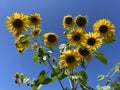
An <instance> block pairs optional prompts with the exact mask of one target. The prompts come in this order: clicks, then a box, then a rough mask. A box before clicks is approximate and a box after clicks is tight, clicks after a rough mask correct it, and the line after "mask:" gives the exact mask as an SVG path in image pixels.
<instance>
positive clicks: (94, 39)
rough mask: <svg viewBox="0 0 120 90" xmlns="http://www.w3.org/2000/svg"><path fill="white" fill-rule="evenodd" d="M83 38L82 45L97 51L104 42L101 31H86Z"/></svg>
mask: <svg viewBox="0 0 120 90" xmlns="http://www.w3.org/2000/svg"><path fill="white" fill-rule="evenodd" d="M83 38H84V39H82V46H85V47H86V48H88V49H90V50H93V51H95V50H96V49H98V48H99V47H100V46H101V44H102V38H100V35H99V33H90V32H89V33H86V34H85V35H84V36H83Z"/></svg>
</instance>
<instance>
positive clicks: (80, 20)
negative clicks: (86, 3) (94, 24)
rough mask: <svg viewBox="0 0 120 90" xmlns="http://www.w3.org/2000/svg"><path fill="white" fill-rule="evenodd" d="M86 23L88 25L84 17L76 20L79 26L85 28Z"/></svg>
mask: <svg viewBox="0 0 120 90" xmlns="http://www.w3.org/2000/svg"><path fill="white" fill-rule="evenodd" d="M86 23H87V21H86V19H85V18H84V17H78V18H77V20H76V24H77V25H78V26H85V24H86Z"/></svg>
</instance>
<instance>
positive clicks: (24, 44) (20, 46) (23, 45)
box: [15, 35, 30, 51]
mask: <svg viewBox="0 0 120 90" xmlns="http://www.w3.org/2000/svg"><path fill="white" fill-rule="evenodd" d="M23 38H25V35H19V37H18V38H17V39H16V40H15V45H16V48H17V50H18V51H23V50H24V49H26V48H27V47H28V46H29V44H30V40H26V41H24V42H21V40H22V39H23Z"/></svg>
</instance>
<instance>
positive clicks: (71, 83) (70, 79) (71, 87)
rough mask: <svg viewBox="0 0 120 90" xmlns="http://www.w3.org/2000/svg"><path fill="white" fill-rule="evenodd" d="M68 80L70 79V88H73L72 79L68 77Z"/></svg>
mask: <svg viewBox="0 0 120 90" xmlns="http://www.w3.org/2000/svg"><path fill="white" fill-rule="evenodd" d="M68 80H69V84H70V88H73V86H72V83H71V79H70V78H68Z"/></svg>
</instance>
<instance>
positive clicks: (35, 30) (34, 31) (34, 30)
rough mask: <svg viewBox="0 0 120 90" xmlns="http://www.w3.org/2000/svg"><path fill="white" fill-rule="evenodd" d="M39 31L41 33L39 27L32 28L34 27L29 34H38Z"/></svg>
mask: <svg viewBox="0 0 120 90" xmlns="http://www.w3.org/2000/svg"><path fill="white" fill-rule="evenodd" d="M40 33H41V29H40V28H34V29H32V30H31V34H32V36H33V37H37V36H39V35H40Z"/></svg>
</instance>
